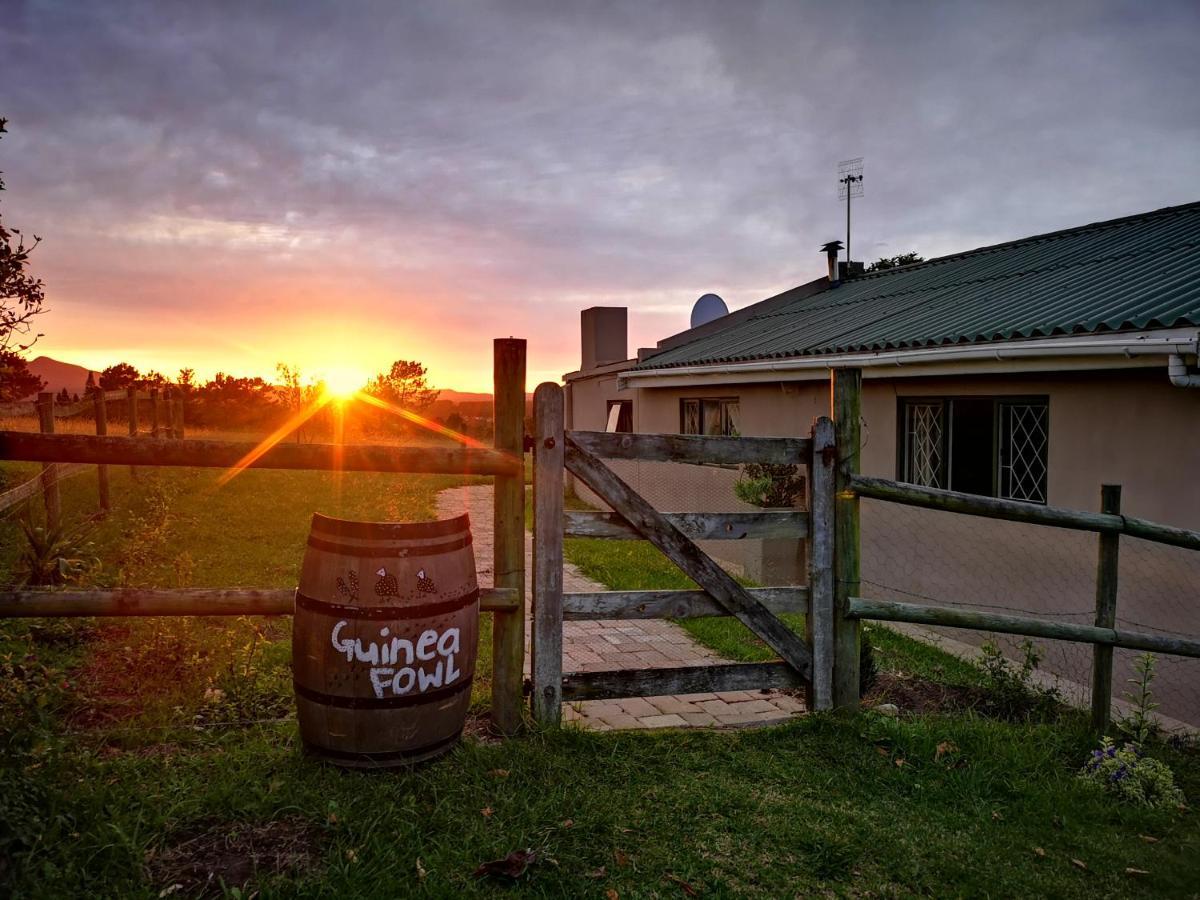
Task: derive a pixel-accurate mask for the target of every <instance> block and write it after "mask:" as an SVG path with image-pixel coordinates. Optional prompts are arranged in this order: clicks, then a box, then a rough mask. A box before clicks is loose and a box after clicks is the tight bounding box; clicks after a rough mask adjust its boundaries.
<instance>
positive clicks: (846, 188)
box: [838, 156, 863, 278]
mask: <svg viewBox="0 0 1200 900" xmlns="http://www.w3.org/2000/svg"><path fill="white" fill-rule="evenodd" d="M862 195H863V158H862V157H861V156H860V157H859V158H858V159H844V160H842V161H841V162H840V163H838V199H839V200H843V199H844V200H845V201H846V277H847V278H849V277H850V200H851V198H853V197H861V196H862Z"/></svg>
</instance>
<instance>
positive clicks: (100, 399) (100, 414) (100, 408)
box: [92, 390, 110, 512]
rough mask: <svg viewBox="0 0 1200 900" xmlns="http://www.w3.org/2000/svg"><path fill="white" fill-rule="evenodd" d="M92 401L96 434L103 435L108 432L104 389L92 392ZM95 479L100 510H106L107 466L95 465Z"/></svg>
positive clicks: (107, 505)
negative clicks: (97, 486)
mask: <svg viewBox="0 0 1200 900" xmlns="http://www.w3.org/2000/svg"><path fill="white" fill-rule="evenodd" d="M92 402H93V403H94V404H95V406H94V407H93V408H94V409H95V418H96V434H98V435H100V436H101V437H103V436H104V435H106V434H108V403H107V402H106V401H105V399H104V391H101V390H97V391H96V392H95V393H93V394H92ZM96 481H97V483H98V484H99V486H100V510H101V511H102V512H108V510H109V509H110V503H109V496H108V466H105V465H99V466H96Z"/></svg>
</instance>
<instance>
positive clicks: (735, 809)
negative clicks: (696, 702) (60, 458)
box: [0, 470, 1200, 898]
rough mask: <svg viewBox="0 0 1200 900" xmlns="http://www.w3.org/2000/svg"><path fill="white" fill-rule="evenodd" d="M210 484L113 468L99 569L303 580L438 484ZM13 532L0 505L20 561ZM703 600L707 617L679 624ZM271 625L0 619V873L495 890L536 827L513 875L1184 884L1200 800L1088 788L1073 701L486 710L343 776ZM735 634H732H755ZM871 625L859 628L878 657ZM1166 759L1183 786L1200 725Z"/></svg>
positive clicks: (935, 887)
mask: <svg viewBox="0 0 1200 900" xmlns="http://www.w3.org/2000/svg"><path fill="white" fill-rule="evenodd" d="M90 477H92V476H81V477H80V478H79V479H76V480H74V481H73V482H70V483H67V484H64V486H63V491H64V503H65V504H66V505H68V508H73V509H79V510H82V509H85V508H89V504H90V503H91V502H92V501H93V499H94V493H90V491H91V490H92V489H93V488H94V484H93V485H89V483H88V480H87V479H88V478H90ZM214 480H215V474H214V473H203V472H189V471H182V470H180V471H175V472H169V471H165V472H162V473H160V474H158V475H150V474H149V473H146V474H145V475H143V476H142V477H141V478H139V479H138V480H136V481H131V480H128V474H127V472H126V473H121V472H117V471H114V497H115V498H117V509H116V510H115V512H114V514H113V515H112V516H111V517H109V519H107V520H105V521H104V522H102V523H99V524H98V525H97V527H96V531H95V533H94V535H93V539H94V542H95V553H96V555H97V556H98V557H99V558H100V560H101V566H100V568H99V570H98V572H96V573H94V574H95V578H96V579H97V581H98V582H101V583H105V584H143V585H160V586H175V585H180V586H187V585H217V584H244V585H260V586H287V585H291V584H294V583H295V579H296V574H297V567H298V565H299V560H300V557H301V554H302V549H303V544H304V538H305V535H306V532H307V521H308V517H309V515H310V514H311V512H312V511H313V509H320V510H321V511H324V512H329V513H330V514H333V515H345V516H348V517H358V518H364V519H371V518H415V517H420V516H426V515H429V514H430V513H431V512H432V510H433V503H434V497H435V494H436V491H437V489H438V488H440V487H441V486H443V485H445V484H447V483H448V480H447V479H439V478H423V477H422V478H415V477H414V478H409V477H404V478H398V477H395V476H346V477H345V478H344V479H343V480H342V482H341V484H340V487H339V486H338V485H337V483H335V482H334V481H333V480H332V479H330V478H329V477H328V476H323V475H319V474H314V473H267V472H262V473H253V472H251V473H246V474H245V475H244V476H242V477H240V478H238V479H236V480H235V481H234V482H233V483H232V484H230V485H229V486H227V487H225V488H220V489H217V488H216V486H215V483H214ZM13 530H14V526H13V525H12V523H5V524H3V525H0V535H2V536H3V540H4V543H3V544H0V552H2V553H3V554H4V555H3V556H0V560H3V564H4V565H5V566H6V567H7V568H6V571H7V572H8V574H9V576H10V577H11V574H12V565H13V561H14V551H15V548H16V547H17V546H18V545H19V542H18V541H17V540H16V538H15V537H14V535H13V533H12V532H13ZM603 548H611V551H612V552H613V553H615V554H617V555H615V556H605V555H604V554H605V552H607V551H605V550H604V549H603ZM568 553H569V555H570V556H571V558H572V559H574V560H575V561H576V562H577V563H579V564H581V565H584V566H585V567H586V568H588V569H589V572H590V574H592V575H593V577H598V578H601V579H602V580H606V581H608V583H610V584H611V586H613V587H650V586H658V585H659V584H661V582H656V581H655V579H656V578H658V577H659V574H661V576H662V577H663V578H667V577H670V576H669V575H667V574H666V573H665V572H664V571H663V570H661V569H659V568H656V567H660V566H661V567H665V566H667V565H668V564H666V563H665V562H663V563H658V562H655V561H654V556H655V555H656V554H653V551H649V549H648V548H646V547H645V546H644V545H639V544H634V543H624V542H621V543H618V542H598V541H592V542H575V541H572V542H570V545H569V550H568ZM589 553H590V554H592V555H591V558H590V559H589V556H588V554H589ZM184 554H186V558H185V557H184ZM656 572H658V573H659V574H655V573H656ZM675 577H676V578H678V577H679V576H675ZM669 583H670V584H673V585H677V586H683V585H682V584H678V583H677V582H669ZM486 619H487V617H485V622H486ZM702 621H708V622H722V621H724V620H694V622H693V623H689V627H690V626H691V625H692V624H695V623H698V622H702ZM288 627H289V626H288V620H287V619H286V618H282V619H274V620H267V619H253V618H244V619H235V620H212V619H210V620H196V619H191V620H188V619H176V620H165V619H164V620H157V621H154V620H146V621H122V620H111V621H106V622H98V621H97V622H87V621H74V622H39V621H33V620H31V621H25V622H7V623H0V668H2V671H0V742H2V743H0V747H2V758H0V894H2V895H5V896H21V897H26V896H27V897H46V898H59V897H75V896H80V897H82V896H112V897H148V898H152V897H161V896H184V897H188V896H202V895H203V896H220V895H222V894H225V895H228V896H247V895H249V894H252V893H253V892H255V891H259V892H261V895H262V896H286V897H293V896H296V897H317V896H331V895H336V896H339V897H378V896H428V897H452V896H493V895H511V894H512V892H513V881H512V880H511V879H507V878H504V877H496V876H481V877H476V875H475V874H474V873H475V872H476V869H477V868H478V867H479V865H480V864H481V863H484V862H485V861H489V860H495V859H498V858H501V857H504V856H505V855H507V854H509V853H511V852H513V851H517V850H525V849H529V850H531V851H533V854H534V860H533V862H532V863H531V864H530V865H529V866H528V868H527V869H526V870H525V871H524V872H523V874H520V875H519V877H518V879H517V881H518V883H519V887H520V889H522V892H523V893H528V894H531V895H533V896H546V897H562V896H581V897H591V896H594V897H606V896H607V897H612V896H614V894H615V896H617V897H621V898H630V897H685V896H690V895H692V893H693V892H695V893H696V894H699V895H701V896H711V897H723V896H761V897H776V896H791V895H807V894H815V893H832V894H837V895H859V894H879V895H885V896H896V895H902V896H907V895H916V894H932V895H937V896H941V895H954V896H963V895H965V896H971V895H981V894H989V895H999V896H1062V897H1085V896H1086V897H1092V896H1147V897H1149V896H1189V895H1194V894H1195V890H1196V881H1195V866H1194V860H1195V857H1196V854H1197V853H1198V852H1200V828H1198V827H1197V824H1196V821H1195V816H1194V815H1192V814H1190V813H1184V812H1180V811H1175V810H1171V811H1165V812H1152V811H1148V810H1143V809H1139V808H1135V807H1130V806H1121V805H1117V804H1115V803H1113V802H1111V801H1109V800H1108V799H1107V798H1106V797H1104V796H1103V795H1100V794H1097V793H1095V792H1093V790H1091V789H1090V788H1089V787H1088V786H1086V785H1084V784H1081V783H1080V782H1079V781H1078V779H1077V778H1076V777H1075V772H1076V771H1077V770H1078V768H1079V766H1080V765H1081V764H1082V762H1083V759H1084V757H1085V756H1086V754H1087V751H1088V750H1089V749H1090V747H1091V746H1092V741H1091V739H1090V737H1089V736H1088V735H1087V734H1086V733H1084V732H1083V731H1082V730H1081V729H1080V727H1079V725H1078V723H1077V722H1076V721H1075V720H1068V721H1065V722H1060V723H1050V724H1009V723H1004V722H998V721H992V720H988V719H984V718H980V717H977V716H943V715H921V716H906V717H902V718H900V719H891V718H885V717H882V716H878V715H874V714H862V715H859V716H855V717H846V718H838V717H811V718H808V719H805V720H800V721H797V722H794V723H792V724H789V725H786V726H781V727H777V728H772V729H766V730H754V731H727V732H701V731H693V732H679V731H676V732H662V733H645V732H631V733H613V732H608V733H585V732H580V731H577V730H574V729H565V730H562V731H558V732H547V733H537V732H531V733H527V734H525V735H523V736H520V737H518V738H516V739H513V740H509V741H503V742H501V741H496V740H494V739H492V738H490V737H489V736H488V735H487V734H486V732H484V731H482V730H480V729H479V728H477V727H476V728H473V729H472V731H471V734H472V736H471V737H468V738H467V739H465V740H464V741H463V743H462V744H461V745H460V746H459V747H457V748H456V749H455V750H453V751H452V752H451V753H450V754H449V755H448V756H446V757H444V758H443V759H441V760H440V761H438V762H436V763H434V764H431V765H427V766H424V767H421V768H418V769H416V770H413V771H404V770H402V771H396V772H393V773H389V774H358V773H350V772H343V771H340V770H337V769H334V768H331V767H328V766H325V765H322V764H318V763H315V762H313V761H311V760H310V759H307V758H305V757H304V756H303V755H302V754H301V752H300V749H299V746H298V740H297V734H296V726H295V721H294V716H293V711H292V703H291V689H290V672H289V641H288ZM739 627H740V626H739ZM730 634H731V635H732V637H729V636H727V639H728V640H729V641H730V643H729V644H728V645H727V648H726V649H727V652H728V653H729V654H730V655H738V654H745V656H743V657H742V658H758V657H760V656H762V655H765V654H766V652H767V651H765V650H764V649H763V648H761V647H759V646H758V645H757V643H756V642H755V641H753V640H752V639H745V638H744V637H739V636H738V635H737V632H736V631H734V632H730ZM886 634H887V633H885V632H883V630H880V634H879V635H873V641H875V643H876V644H877V646H881V647H883V648H884V650H885V651H886V650H887V647H888V646H890V645H888V644H887V643H886V641H887V640H890V638H887V637H886ZM709 640H714V641H715V640H717V638H716V637H712V636H710V637H709ZM488 645H489V641H488V640H486V639H485V640H483V641H482V642H481V647H480V649H481V653H483V654H486V650H487V647H488ZM901 646H902V645H901ZM897 653H898V657H897V658H898V659H902V660H907V662H905V663H904V665H909V666H915V665H917V664H928V672H929V674H930V675H947V672H946V670H945V669H944V668H943V669H942V670H940V671H939V670H937V668H936V667H937V666H939V665H942V664H941V663H940V662H938V661H936V660H935V659H933V658H929V659H925V660H924V662H923V663H922V662H921V659H922V658H921V657H920V656H919V654H916V653H912V652H910V654H909V655H908V656H907V657H905V656H903V655H902V654H901V652H900V651H897ZM489 665H490V664H489V663H488V662H487V660H486V658H485V659H484V660H482V661H481V664H480V670H481V671H486V670H487V669H488V668H489ZM483 702H484V695H483V694H481V693H477V704H482V703H483ZM1155 753H1156V755H1159V756H1160V757H1161V758H1163V759H1165V760H1166V761H1168V762H1169V763H1170V764H1171V765H1172V766H1174V768H1175V769H1176V771H1177V773H1178V774H1179V777H1180V781H1181V786H1182V787H1183V789H1184V791H1185V792H1186V793H1187V794H1188V795H1189V796H1190V797H1193V798H1194V797H1196V796H1200V758H1198V756H1197V753H1196V751H1195V750H1194V749H1189V748H1177V749H1172V748H1168V747H1156V748H1155ZM1131 870H1133V871H1131ZM514 871H515V870H514ZM235 889H237V890H238V891H239V892H240V893H235Z"/></svg>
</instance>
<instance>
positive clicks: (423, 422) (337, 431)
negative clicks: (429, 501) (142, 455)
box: [217, 386, 488, 487]
mask: <svg viewBox="0 0 1200 900" xmlns="http://www.w3.org/2000/svg"><path fill="white" fill-rule="evenodd" d="M350 400H358V401H361V402H362V403H364V404H366V405H368V406H374V407H376V408H378V409H382V410H385V411H386V412H390V413H392V414H393V415H396V416H399V417H400V418H402V419H406V420H408V421H409V422H412V423H414V424H416V425H419V426H421V427H422V428H424V429H426V430H427V431H432V432H433V433H434V434H440V435H441V436H442V437H448V438H450V439H451V440H453V441H457V442H458V443H460V444H462V445H463V446H466V447H473V448H486V447H487V446H488V445H487V444H484V443H483V442H481V441H477V440H476V439H475V438H473V437H470V436H469V435H465V434H462V433H460V432H457V431H455V430H454V429H453V428H447V427H446V426H445V425H442V424H441V423H439V422H434V421H433V420H432V419H427V418H425V416H423V415H421V414H420V413H415V412H413V411H412V410H408V409H404V408H402V407H399V406H396V405H395V404H393V403H388V402H387V401H386V400H380V399H379V398H378V397H375V396H372V395H371V394H368V393H366V392H364V391H361V390H352V391H350V392H348V393H347V394H344V395H343V394H338V393H335V392H334V391H332V390H330V389H328V386H327V389H326V390H325V391H324V392H323V393H322V395H321V397H320V398H319V399H317V400H315V401H314V402H312V403H310V404H309V405H308V406H306V407H304V408H303V409H301V410H298V411H297V412H296V413H295V414H294V415H292V416H289V417H288V419H287V421H286V422H284V423H283V424H282V425H280V426H279V427H278V428H276V429H275V430H274V431H272V432H271V433H270V434H269V435H267V436H266V437H265V438H263V439H262V440H261V441H260V442H259V443H258V444H257V445H255V447H254V449H253V450H251V451H250V452H249V453H247V454H246V455H245V456H243V457H242V458H241V459H239V460H238V461H237V462H236V463H234V465H233V466H231V467H230V468H229V469H228V470H227V471H226V472H225V473H224V474H223V475H221V477H220V478H219V479H217V486H218V487H223V486H225V485H226V484H228V483H229V482H230V481H232V480H233V479H234V478H236V477H237V476H238V475H240V474H241V473H242V472H244V471H245V470H246V469H247V468H249V467H250V466H251V465H253V464H254V462H255V461H256V460H258V459H261V458H262V456H263V454H265V453H266V452H267V451H268V450H270V449H271V448H272V447H274V446H275V445H276V444H278V443H279V442H280V441H281V440H283V439H284V438H285V437H287V436H288V435H289V434H291V433H292V432H293V431H295V430H296V429H297V428H299V427H300V426H301V425H303V424H304V423H305V422H307V421H308V420H309V419H311V418H312V417H313V416H315V415H316V414H317V413H318V412H320V411H321V410H322V409H324V408H325V407H326V406H329V405H330V404H333V405H334V406H335V414H334V422H333V427H334V444H333V446H334V448H335V449H334V455H335V466H334V475H335V477H339V476H340V475H341V472H342V465H341V461H342V448H343V446H345V429H346V420H345V416H346V410H345V405H346V403H347V402H348V401H350Z"/></svg>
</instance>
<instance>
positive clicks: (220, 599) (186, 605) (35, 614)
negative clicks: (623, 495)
mask: <svg viewBox="0 0 1200 900" xmlns="http://www.w3.org/2000/svg"><path fill="white" fill-rule="evenodd" d="M295 596H296V592H295V590H283V589H277V588H234V589H228V590H226V589H194V590H175V591H160V590H146V589H142V588H131V589H127V590H119V591H37V590H26V591H2V592H0V619H6V618H13V619H25V618H42V617H62V616H279V615H291V614H292V612H293V610H294V606H295ZM520 606H521V604H520V599H519V597H518V596H517V592H516V591H514V590H512V589H511V588H483V589H481V590H480V592H479V608H480V609H482V610H483V611H484V612H503V613H508V612H512V611H513V610H516V609H519V608H520Z"/></svg>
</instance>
